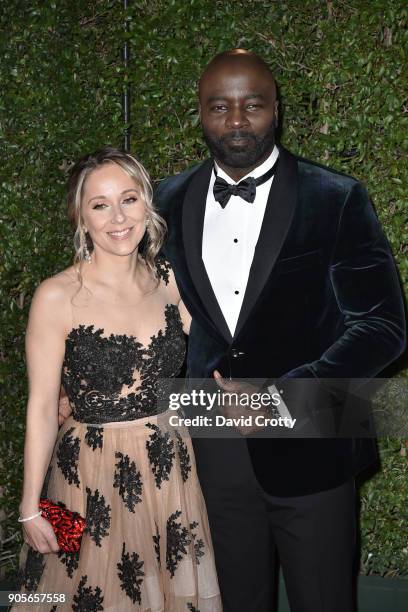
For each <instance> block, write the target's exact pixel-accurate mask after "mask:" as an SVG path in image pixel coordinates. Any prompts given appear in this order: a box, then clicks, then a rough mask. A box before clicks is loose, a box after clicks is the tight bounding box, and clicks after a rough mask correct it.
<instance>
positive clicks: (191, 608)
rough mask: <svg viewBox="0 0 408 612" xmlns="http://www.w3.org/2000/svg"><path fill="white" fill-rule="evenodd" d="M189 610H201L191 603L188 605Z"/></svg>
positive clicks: (197, 611)
mask: <svg viewBox="0 0 408 612" xmlns="http://www.w3.org/2000/svg"><path fill="white" fill-rule="evenodd" d="M187 610H188V612H200V610H199V609H198V608H196V607H195V606H193V604H192V603H190V602H189V603H188V604H187Z"/></svg>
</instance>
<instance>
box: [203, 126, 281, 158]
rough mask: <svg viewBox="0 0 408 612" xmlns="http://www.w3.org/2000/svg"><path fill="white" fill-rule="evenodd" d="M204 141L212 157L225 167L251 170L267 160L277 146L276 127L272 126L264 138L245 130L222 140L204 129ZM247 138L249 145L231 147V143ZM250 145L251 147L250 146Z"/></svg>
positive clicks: (235, 132)
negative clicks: (275, 145)
mask: <svg viewBox="0 0 408 612" xmlns="http://www.w3.org/2000/svg"><path fill="white" fill-rule="evenodd" d="M203 135H204V140H205V142H206V143H207V145H208V148H209V149H210V152H211V155H212V156H213V157H215V159H216V160H217V161H219V162H221V163H222V164H225V166H229V167H230V168H250V167H251V166H257V165H258V162H261V161H263V160H264V159H266V157H267V155H268V153H270V152H271V151H272V149H273V146H274V144H275V125H274V124H272V125H271V126H270V128H269V129H268V131H267V132H266V133H265V134H264V136H257V135H255V134H253V133H252V132H246V131H245V130H235V131H234V132H230V133H229V134H226V135H225V136H221V138H216V137H214V136H210V134H209V133H208V132H206V130H205V129H204V128H203ZM239 138H246V139H247V140H248V141H249V143H246V144H244V145H243V146H242V147H240V146H236V145H235V146H233V147H230V146H229V143H230V142H231V141H233V140H234V139H235V140H238V139H239ZM248 145H249V146H248Z"/></svg>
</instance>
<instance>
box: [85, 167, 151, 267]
mask: <svg viewBox="0 0 408 612" xmlns="http://www.w3.org/2000/svg"><path fill="white" fill-rule="evenodd" d="M81 210H82V217H83V220H84V225H85V230H86V231H88V232H89V235H90V236H91V238H92V242H93V244H94V249H95V253H96V254H97V253H98V250H102V251H105V252H107V253H112V255H118V256H122V257H123V256H126V255H130V254H132V253H133V252H134V251H135V250H136V249H137V247H138V245H139V243H140V241H141V240H142V238H143V235H144V233H145V230H146V205H145V201H144V199H143V197H142V190H141V188H140V186H139V184H138V183H136V181H135V180H134V179H133V178H132V177H131V176H129V174H127V173H126V172H125V171H124V170H123V169H122V168H121V167H120V166H118V165H117V164H115V163H108V164H106V165H103V166H101V167H100V168H96V169H95V170H93V171H92V172H91V174H90V175H89V176H88V178H87V179H86V181H85V184H84V188H83V195H82V202H81Z"/></svg>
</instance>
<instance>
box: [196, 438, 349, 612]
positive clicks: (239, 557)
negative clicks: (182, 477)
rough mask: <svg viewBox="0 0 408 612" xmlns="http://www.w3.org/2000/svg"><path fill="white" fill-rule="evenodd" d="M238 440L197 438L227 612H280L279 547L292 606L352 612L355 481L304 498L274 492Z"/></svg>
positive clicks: (294, 610) (300, 611)
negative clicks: (277, 604)
mask: <svg viewBox="0 0 408 612" xmlns="http://www.w3.org/2000/svg"><path fill="white" fill-rule="evenodd" d="M239 442H240V441H237V440H217V441H214V440H195V441H194V447H195V451H196V460H197V470H198V475H199V478H200V482H201V486H202V489H203V494H204V497H205V501H206V505H207V511H208V518H209V522H210V529H211V535H212V539H213V545H214V551H215V560H216V564H217V572H218V580H219V583H220V588H221V595H222V600H223V605H224V612H275V610H274V607H273V601H274V597H273V583H274V573H275V559H276V554H275V553H276V551H277V553H278V555H279V559H280V563H281V566H282V571H283V576H284V580H285V584H286V590H287V594H288V599H289V603H290V607H291V612H352V611H353V610H354V607H353V595H352V578H353V561H354V554H355V541H356V517H355V489H354V481H348V482H346V483H344V484H343V485H341V486H339V487H337V488H335V489H330V490H328V491H322V492H319V493H314V494H312V495H304V496H300V497H274V496H271V495H268V494H266V493H265V492H264V491H262V490H261V488H260V487H259V485H258V483H257V482H256V480H255V477H254V475H253V471H252V466H251V465H250V460H249V457H248V456H246V454H245V448H246V444H245V441H244V440H242V442H243V443H244V444H245V447H241V448H239ZM214 443H215V445H214ZM221 445H222V446H223V449H222V451H223V452H222V453H221V454H219V453H218V452H217V446H219V447H221ZM211 450H212V451H214V452H213V453H211V452H210V451H211ZM223 456H224V459H225V461H222V458H223ZM232 457H233V461H232V462H231V459H232ZM227 458H228V461H227ZM232 465H233V466H234V469H233V470H231V469H230V468H231V466H232ZM280 469H284V468H283V467H282V468H280Z"/></svg>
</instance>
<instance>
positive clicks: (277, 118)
mask: <svg viewBox="0 0 408 612" xmlns="http://www.w3.org/2000/svg"><path fill="white" fill-rule="evenodd" d="M278 125H279V100H276V101H275V128H277V127H278Z"/></svg>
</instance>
